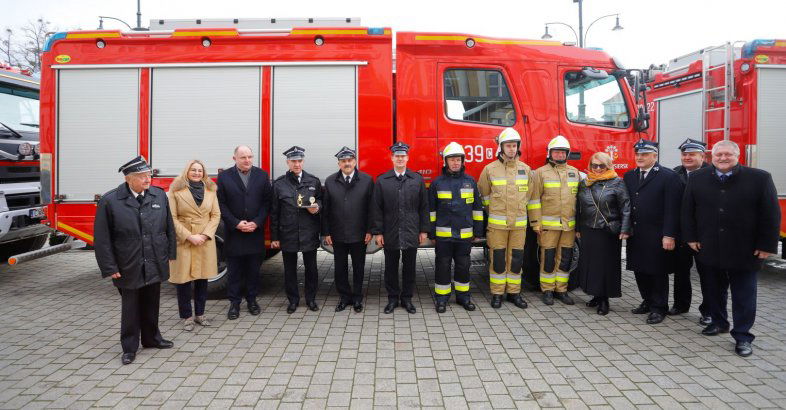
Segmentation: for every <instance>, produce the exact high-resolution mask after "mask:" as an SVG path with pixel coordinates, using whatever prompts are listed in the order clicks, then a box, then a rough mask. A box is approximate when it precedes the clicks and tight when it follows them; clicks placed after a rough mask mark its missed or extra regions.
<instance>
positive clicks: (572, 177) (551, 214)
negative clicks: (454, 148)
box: [527, 135, 581, 305]
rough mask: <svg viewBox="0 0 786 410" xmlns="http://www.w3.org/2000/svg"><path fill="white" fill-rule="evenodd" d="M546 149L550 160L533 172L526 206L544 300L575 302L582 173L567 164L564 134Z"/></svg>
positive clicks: (566, 146) (568, 145) (568, 144)
mask: <svg viewBox="0 0 786 410" xmlns="http://www.w3.org/2000/svg"><path fill="white" fill-rule="evenodd" d="M547 150H548V163H547V164H546V165H544V166H542V167H540V168H538V169H537V170H535V171H534V172H533V174H534V175H533V179H532V184H531V186H532V196H531V198H530V200H529V203H528V204H527V209H528V210H529V217H530V224H531V225H532V229H533V230H534V231H535V232H536V233H537V234H538V245H540V289H541V290H542V291H543V302H544V303H545V304H547V305H552V304H554V299H555V298H556V299H559V300H561V301H562V302H563V303H565V304H566V305H572V304H573V303H574V302H573V299H572V298H571V297H570V295H569V294H568V279H569V278H570V273H569V272H570V264H571V261H572V259H573V244H574V243H575V241H576V230H575V228H576V219H575V218H576V193H577V192H578V188H579V181H580V180H581V176H580V174H579V170H578V169H576V168H574V167H572V166H570V165H568V164H567V159H568V154H569V153H570V143H568V140H567V139H566V138H565V137H563V136H561V135H558V136H556V137H554V139H552V140H551V141H550V142H549V145H548V148H547Z"/></svg>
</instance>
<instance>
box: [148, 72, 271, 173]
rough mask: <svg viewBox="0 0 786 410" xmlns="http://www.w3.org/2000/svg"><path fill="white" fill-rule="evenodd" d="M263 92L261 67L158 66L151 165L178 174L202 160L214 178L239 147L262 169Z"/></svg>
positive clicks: (153, 91) (154, 75)
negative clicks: (246, 148)
mask: <svg viewBox="0 0 786 410" xmlns="http://www.w3.org/2000/svg"><path fill="white" fill-rule="evenodd" d="M260 90H261V88H260V67H172V68H154V69H153V71H152V87H151V92H152V101H153V103H152V105H151V111H152V112H151V122H152V126H151V133H150V139H151V150H150V155H151V158H150V164H151V166H152V167H153V168H155V169H158V170H159V175H166V176H174V175H179V174H180V172H181V171H182V170H183V164H185V163H186V162H187V161H188V160H190V159H193V158H198V159H200V160H202V161H203V162H204V163H205V166H206V167H207V172H208V173H209V174H211V175H212V174H216V173H217V171H218V168H226V167H227V165H228V158H230V156H231V154H232V149H233V148H234V147H236V146H238V145H247V146H249V147H250V148H251V149H252V150H253V152H254V155H255V158H254V159H255V161H254V164H255V165H259V154H260V152H259V134H260V132H259V126H260V118H259V117H260V100H261V98H260ZM229 163H231V161H229Z"/></svg>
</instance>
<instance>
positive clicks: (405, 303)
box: [401, 299, 417, 314]
mask: <svg viewBox="0 0 786 410" xmlns="http://www.w3.org/2000/svg"><path fill="white" fill-rule="evenodd" d="M401 307H403V308H404V310H406V311H407V313H409V314H414V313H415V312H417V309H415V305H413V304H412V301H411V300H406V299H405V300H402V301H401Z"/></svg>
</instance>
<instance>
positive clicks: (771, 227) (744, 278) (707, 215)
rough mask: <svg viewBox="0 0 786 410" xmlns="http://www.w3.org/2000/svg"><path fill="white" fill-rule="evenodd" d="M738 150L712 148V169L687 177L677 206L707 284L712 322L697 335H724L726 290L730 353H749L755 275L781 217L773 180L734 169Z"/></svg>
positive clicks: (774, 244) (771, 248)
mask: <svg viewBox="0 0 786 410" xmlns="http://www.w3.org/2000/svg"><path fill="white" fill-rule="evenodd" d="M739 156H740V148H739V146H737V144H735V143H734V142H732V141H728V140H722V141H719V142H717V143H716V144H715V145H714V146H713V147H712V166H710V167H707V168H704V169H700V170H698V171H696V172H695V173H694V174H692V175H691V177H690V179H689V180H688V186H687V188H686V189H685V198H684V200H683V203H682V220H683V225H682V228H683V235H684V239H685V241H686V242H687V243H688V245H690V247H691V248H692V249H693V250H694V251H695V252H697V254H696V265H697V266H696V267H697V269H698V270H699V272H700V273H702V275H703V276H704V278H705V280H706V282H707V294H708V295H707V296H708V298H707V300H706V302H707V304H708V306H709V311H710V315H711V316H712V323H711V324H709V325H708V326H707V327H706V328H704V330H703V331H702V333H703V334H704V335H707V336H714V335H717V334H719V333H726V332H728V331H729V320H728V315H727V313H726V302H727V297H726V291H727V289H729V288H731V302H732V305H731V310H732V317H733V318H734V328H733V329H731V336H732V337H733V338H734V340H735V341H736V347H735V351H736V353H737V354H738V355H740V356H743V357H747V356H750V355H751V354H753V346H752V345H751V343H752V342H753V339H754V336H753V334H752V333H751V332H750V330H751V328H752V327H753V322H754V320H755V319H756V274H757V273H758V271H759V270H760V269H761V264H762V260H764V259H766V258H767V257H769V256H770V255H771V254H773V253H775V252H776V251H777V249H778V239H779V231H780V219H781V212H780V207H779V205H778V194H777V192H776V189H775V184H774V183H773V181H772V176H771V175H770V174H769V173H768V172H767V171H763V170H760V169H755V168H748V167H745V166H742V165H740V164H739Z"/></svg>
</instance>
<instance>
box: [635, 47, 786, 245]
mask: <svg viewBox="0 0 786 410" xmlns="http://www.w3.org/2000/svg"><path fill="white" fill-rule="evenodd" d="M647 77H648V81H647V93H648V96H649V97H651V99H652V101H651V102H650V103H649V104H650V106H649V109H650V112H651V115H652V125H653V129H652V130H651V133H652V134H653V135H654V136H655V137H656V138H657V139H658V141H660V146H661V150H660V158H659V160H660V163H661V164H663V165H665V166H668V167H674V166H677V165H679V164H680V156H679V155H680V153H679V150H678V149H677V147H678V146H679V144H680V143H681V142H682V141H684V140H685V138H694V139H699V140H702V141H704V142H707V143H708V144H707V145H708V146H709V147H711V146H712V144H714V143H715V142H717V141H719V140H722V139H730V140H732V141H734V142H736V143H737V144H739V146H740V150H741V156H740V163H742V164H745V165H747V166H751V167H756V168H761V169H764V170H767V171H768V172H770V173H771V174H772V178H773V180H774V182H775V188H776V189H777V191H778V197H779V199H780V204H781V214H784V212H786V167H785V166H784V165H783V163H784V159H786V144H784V138H783V134H784V130H786V116H784V111H785V110H786V40H753V41H749V42H735V43H725V44H722V45H720V46H715V47H708V48H704V49H701V50H698V51H696V52H693V53H690V54H687V55H684V56H681V57H677V58H674V59H672V60H670V61H669V63H668V64H667V65H666V66H665V67H663V69H662V70H655V71H650V73H649V74H648V76H647ZM780 232H781V242H784V241H786V218H782V219H781V227H780Z"/></svg>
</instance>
